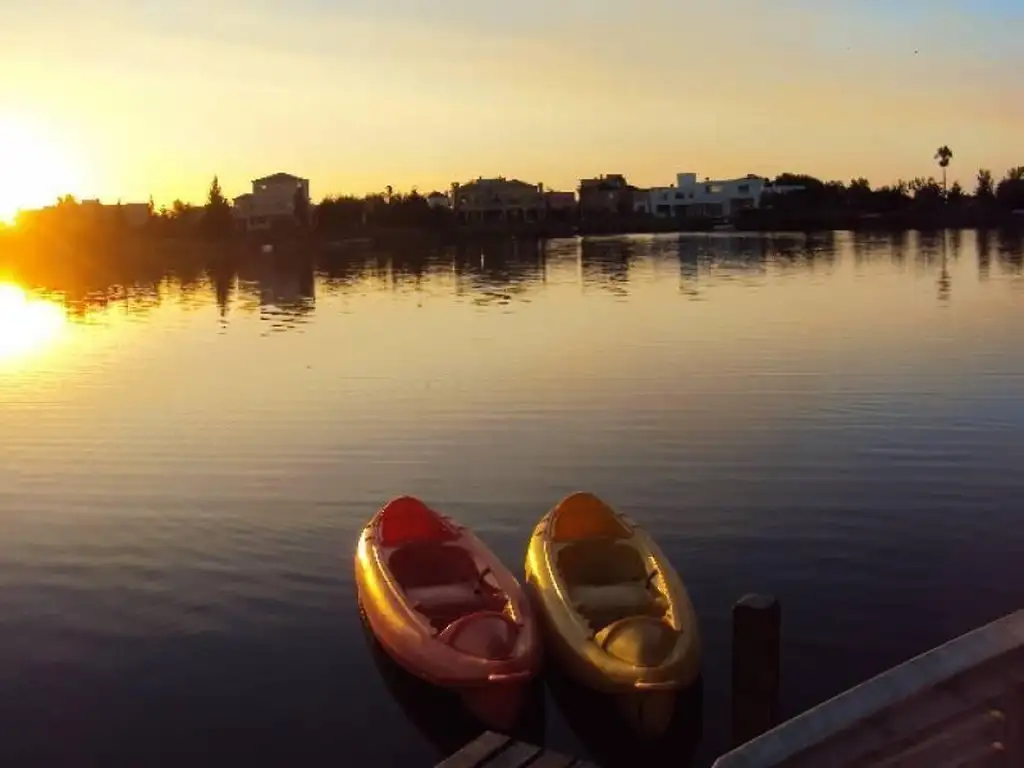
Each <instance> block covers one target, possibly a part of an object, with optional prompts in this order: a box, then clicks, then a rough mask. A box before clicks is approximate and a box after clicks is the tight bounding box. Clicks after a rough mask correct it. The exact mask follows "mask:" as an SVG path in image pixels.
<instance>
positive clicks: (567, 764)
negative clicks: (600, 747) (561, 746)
mask: <svg viewBox="0 0 1024 768" xmlns="http://www.w3.org/2000/svg"><path fill="white" fill-rule="evenodd" d="M578 765H582V763H577V762H576V758H575V757H570V756H569V755H563V754H562V753H561V752H548V751H545V752H543V753H542V754H541V756H540V757H538V758H537V759H536V760H534V761H533V762H532V763H530V766H529V768H576V766H578Z"/></svg>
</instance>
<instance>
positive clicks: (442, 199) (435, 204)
mask: <svg viewBox="0 0 1024 768" xmlns="http://www.w3.org/2000/svg"><path fill="white" fill-rule="evenodd" d="M427 205H429V206H430V207H431V208H451V207H452V199H451V198H450V197H448V195H446V194H445V193H444V192H431V193H430V194H429V195H427Z"/></svg>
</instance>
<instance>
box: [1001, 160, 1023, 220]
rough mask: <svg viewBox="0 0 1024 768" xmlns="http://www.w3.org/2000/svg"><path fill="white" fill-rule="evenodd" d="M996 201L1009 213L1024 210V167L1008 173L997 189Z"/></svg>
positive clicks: (1010, 170) (1012, 169) (1018, 167)
mask: <svg viewBox="0 0 1024 768" xmlns="http://www.w3.org/2000/svg"><path fill="white" fill-rule="evenodd" d="M996 200H997V201H998V202H999V205H1000V206H1001V207H1003V208H1005V209H1007V210H1009V211H1017V210H1024V165H1021V166H1017V167H1016V168H1011V169H1009V170H1008V171H1007V172H1006V176H1004V177H1003V180H1002V181H1000V182H999V186H998V187H996Z"/></svg>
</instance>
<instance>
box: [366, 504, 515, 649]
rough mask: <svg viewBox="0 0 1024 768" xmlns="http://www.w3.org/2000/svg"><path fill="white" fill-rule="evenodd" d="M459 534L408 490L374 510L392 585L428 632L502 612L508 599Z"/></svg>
mask: <svg viewBox="0 0 1024 768" xmlns="http://www.w3.org/2000/svg"><path fill="white" fill-rule="evenodd" d="M461 539H462V533H461V531H460V529H459V528H458V527H457V526H455V525H454V524H452V523H451V522H450V521H449V520H447V519H446V518H444V517H442V516H441V515H439V514H437V513H436V512H435V511H434V510H432V509H431V508H430V507H428V506H427V505H426V504H424V503H423V502H422V501H420V500H419V499H416V498H413V497H411V496H403V497H401V498H398V499H395V500H393V501H391V502H389V503H388V504H387V505H385V506H384V508H383V509H382V510H381V511H380V513H379V515H378V519H377V540H378V542H379V546H380V554H381V557H382V560H383V561H384V562H385V563H386V567H387V570H388V571H389V572H390V574H391V579H392V582H393V584H394V587H395V589H396V590H397V592H399V593H400V594H401V595H403V596H404V599H405V601H406V602H407V603H408V605H409V606H410V607H411V608H412V609H413V610H415V611H416V612H417V613H419V614H420V615H421V616H423V617H424V618H425V619H426V620H427V622H428V623H429V624H430V626H431V627H432V628H433V631H434V634H439V633H442V632H444V631H445V630H446V629H447V628H448V627H449V626H451V625H453V624H454V623H455V622H457V621H459V620H460V619H462V618H465V617H467V616H470V615H473V614H480V613H489V612H494V613H502V612H504V611H505V608H506V606H507V605H508V595H507V594H506V593H505V591H504V590H503V589H502V588H501V587H500V586H499V585H498V582H497V580H496V579H495V578H494V576H493V574H492V572H491V568H490V567H488V566H487V565H486V564H484V563H482V562H481V561H480V560H479V558H477V557H475V556H474V554H473V553H472V552H471V551H470V550H469V549H467V548H466V547H465V546H463V543H462V541H461Z"/></svg>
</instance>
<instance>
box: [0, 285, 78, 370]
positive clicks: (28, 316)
mask: <svg viewBox="0 0 1024 768" xmlns="http://www.w3.org/2000/svg"><path fill="white" fill-rule="evenodd" d="M66 325H67V315H66V313H65V311H64V308H63V307H61V306H59V305H58V304H55V303H54V302H52V301H47V300H45V299H38V298H34V297H32V296H29V295H28V294H27V293H25V291H24V290H22V289H21V288H20V287H19V286H17V285H14V284H13V283H0V370H2V369H3V368H4V367H6V365H7V364H9V363H13V362H17V361H19V360H21V359H23V358H25V357H27V356H29V355H33V354H35V353H37V352H41V351H43V350H44V349H46V348H47V347H48V346H50V345H51V344H53V343H54V342H55V341H56V340H57V339H58V338H59V337H60V336H61V334H62V333H63V332H64V330H65V328H66Z"/></svg>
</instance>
